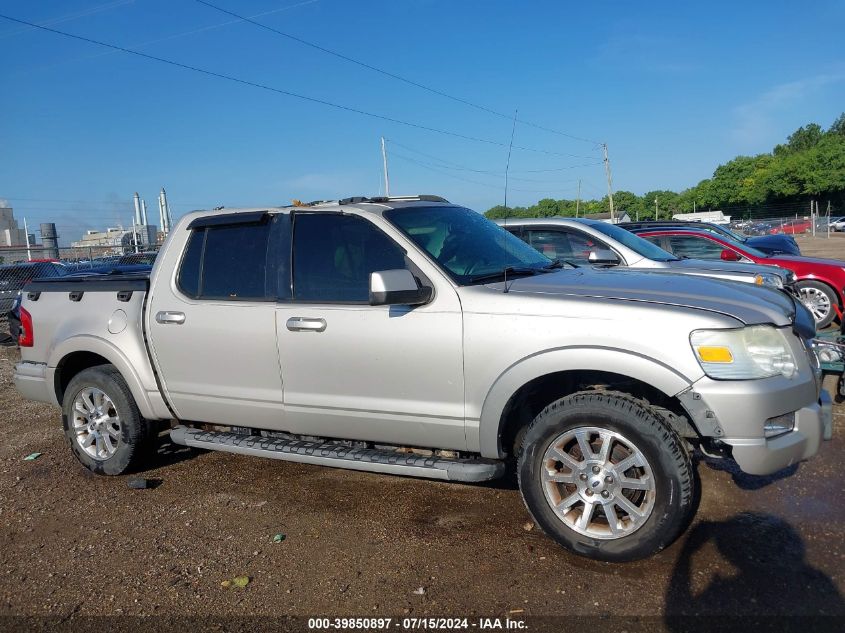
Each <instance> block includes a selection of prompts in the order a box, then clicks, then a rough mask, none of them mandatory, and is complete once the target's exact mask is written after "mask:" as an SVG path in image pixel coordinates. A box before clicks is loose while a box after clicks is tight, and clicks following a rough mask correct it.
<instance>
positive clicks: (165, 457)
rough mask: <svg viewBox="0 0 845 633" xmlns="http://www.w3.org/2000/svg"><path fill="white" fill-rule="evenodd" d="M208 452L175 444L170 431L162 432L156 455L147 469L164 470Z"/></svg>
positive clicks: (157, 443) (158, 440)
mask: <svg viewBox="0 0 845 633" xmlns="http://www.w3.org/2000/svg"><path fill="white" fill-rule="evenodd" d="M205 452H207V451H204V450H201V449H198V448H192V447H190V446H182V445H181V444H174V443H173V442H171V441H170V429H167V430H166V431H162V432H161V433H160V434H159V436H158V439H157V442H156V451H155V454H154V455H153V456H152V457H151V458H150V460H149V463H148V464H147V465H146V469H155V468H164V467H165V466H172V465H174V464H179V463H181V462H184V461H188V460H191V459H194V458H195V457H197V456H198V455H201V454H202V453H205Z"/></svg>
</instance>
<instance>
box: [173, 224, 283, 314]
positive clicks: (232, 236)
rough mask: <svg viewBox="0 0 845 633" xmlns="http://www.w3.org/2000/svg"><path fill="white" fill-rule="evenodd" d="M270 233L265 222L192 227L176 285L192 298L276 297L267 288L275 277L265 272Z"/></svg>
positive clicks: (238, 299)
mask: <svg viewBox="0 0 845 633" xmlns="http://www.w3.org/2000/svg"><path fill="white" fill-rule="evenodd" d="M269 234H270V224H269V223H268V222H260V223H250V224H232V225H223V226H207V227H200V228H197V229H194V231H193V233H192V234H191V237H190V238H189V241H188V245H187V248H186V250H185V255H184V257H183V258H182V263H181V264H180V266H179V275H178V278H177V279H178V284H179V288H180V289H181V290H182V292H184V293H185V294H186V295H188V296H189V297H193V298H195V299H223V300H229V301H265V300H271V299H275V297H274V296H272V294H273V292H272V289H271V288H270V287H269V286H274V285H275V280H274V279H272V277H271V276H268V274H267V245H268V241H269ZM268 281H269V282H270V283H269V284H268Z"/></svg>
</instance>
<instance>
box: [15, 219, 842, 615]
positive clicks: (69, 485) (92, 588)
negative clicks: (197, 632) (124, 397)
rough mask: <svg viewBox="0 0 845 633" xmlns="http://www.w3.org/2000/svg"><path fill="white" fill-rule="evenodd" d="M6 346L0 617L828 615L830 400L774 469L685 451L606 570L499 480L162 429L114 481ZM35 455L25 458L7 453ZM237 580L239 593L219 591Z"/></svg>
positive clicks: (832, 513) (832, 248) (838, 481)
mask: <svg viewBox="0 0 845 633" xmlns="http://www.w3.org/2000/svg"><path fill="white" fill-rule="evenodd" d="M805 241H806V240H804V239H802V242H805ZM819 242H822V240H816V241H815V242H813V243H812V245H811V247H808V246H807V245H806V244H802V246H803V247H804V249H805V251H806V252H807V253H808V254H810V253H813V252H814V251H816V252H818V251H822V252H823V253H826V254H828V255H832V254H834V253H839V252H842V253H845V248H843V246H845V241H842V238H839V236H837V237H836V238H832V239H831V240H823V242H824V243H823V244H819ZM814 254H815V253H814ZM818 254H821V253H818ZM17 358H18V351H17V350H16V349H15V348H8V347H7V348H0V437H3V438H4V441H3V442H2V444H0V616H10V615H29V616H58V617H61V618H71V619H70V620H69V621H70V622H73V621H74V620H73V618H77V617H82V616H90V615H99V616H102V615H121V614H123V615H167V616H181V615H186V616H197V615H211V616H219V617H228V616H236V615H237V616H247V615H250V616H256V615H259V616H284V615H297V616H327V615H330V616H334V615H358V616H376V615H378V616H392V617H403V616H406V615H412V616H421V615H441V616H467V617H472V616H491V617H495V616H504V615H508V614H511V615H512V617H524V616H528V617H531V616H575V615H592V616H600V617H602V618H606V617H608V616H618V615H624V616H642V617H643V618H644V619H642V620H639V621H640V622H641V623H642V622H647V623H651V624H654V625H658V624H660V623H662V622H664V620H663V618H665V617H667V616H673V615H683V614H704V615H716V614H724V615H732V614H733V615H736V614H743V615H760V616H772V615H791V616H796V615H797V616H800V615H816V614H827V615H830V616H835V617H836V618H843V617H845V600H843V592H845V573H843V563H845V546H843V536H845V504H843V502H844V501H845V494H843V487H845V479H843V476H842V466H841V465H842V464H843V463H845V406H837V407H836V412H835V421H834V439H833V441H831V442H828V443H826V444H825V445H824V446H823V447H822V452H821V455H820V456H818V457H817V458H815V459H814V460H812V461H810V462H807V463H804V464H801V465H799V466H798V467H796V468H792V469H790V470H789V471H788V472H786V473H779V474H778V475H776V476H772V477H768V478H754V477H749V476H744V475H742V474H740V473H737V472H735V471H731V470H729V469H727V468H726V466H725V465H724V464H723V463H720V462H701V463H699V468H698V470H699V474H700V478H701V488H702V496H701V502H700V508H699V512H698V516H697V519H696V522H695V523H694V524H693V526H692V527H691V529H690V530H689V531H688V532H687V533H686V535H685V536H684V537H682V538H681V539H680V540H679V541H678V542H677V543H675V544H674V545H673V546H672V547H670V548H669V549H668V550H666V551H664V552H662V553H660V554H659V555H657V556H655V557H654V558H652V559H650V560H648V561H643V562H638V563H630V564H625V565H611V564H603V563H595V562H591V561H587V560H582V559H579V558H577V557H575V556H572V555H570V554H568V553H566V552H564V551H563V550H562V549H560V548H558V547H557V546H556V545H554V544H553V543H552V542H551V541H550V540H548V539H547V538H545V537H544V536H543V535H542V534H541V533H540V532H539V530H538V529H537V528H536V527H534V528H533V529H527V528H529V527H531V525H530V523H527V522H528V521H529V518H528V515H527V513H526V511H525V509H524V507H523V505H522V501H521V499H520V496H519V493H518V491H517V490H516V489H515V487H514V486H513V485H512V484H510V483H508V482H504V483H502V482H497V483H494V484H492V485H487V486H469V485H460V484H453V483H444V482H430V481H423V480H414V479H407V478H401V477H391V476H383V475H375V474H368V473H356V472H351V471H343V470H335V469H327V468H319V467H314V466H305V465H298V464H291V463H284V462H276V461H271V460H263V459H256V458H250V457H239V456H233V455H226V454H222V453H197V452H191V451H187V450H183V449H180V450H176V448H175V447H173V446H172V445H170V444H169V443H167V442H166V441H163V442H162V447H161V449H160V451H159V454H158V456H157V457H156V460H155V462H154V463H153V464H152V466H151V468H150V470H149V471H147V472H146V473H145V476H146V477H149V478H154V479H156V480H158V481H159V484H160V485H158V486H157V487H155V488H153V489H147V490H132V489H130V488H129V487H128V485H127V480H128V478H126V477H118V478H102V477H97V476H93V475H90V474H88V472H87V471H85V470H84V469H83V468H82V467H81V466H80V465H78V464H77V463H76V461H75V460H74V459H73V458H72V457H71V454H70V451H69V449H68V448H67V446H66V444H65V441H64V438H63V435H62V432H61V429H60V424H59V417H58V411H57V410H54V409H51V408H50V407H48V406H42V405H38V404H35V403H30V402H25V401H23V400H21V399H20V398H19V397H18V395H17V393H16V392H15V390H14V388H13V386H12V383H11V371H12V367H13V364H14V363H15V362H16V360H17ZM33 452H40V453H42V455H41V456H40V457H39V458H38V459H35V460H33V461H24V459H23V458H24V457H25V456H27V455H29V454H31V453H33ZM276 534H284V535H285V538H284V540H282V541H281V542H279V543H275V542H273V536H274V535H276ZM241 575H246V576H248V577H249V578H250V582H249V584H248V586H246V587H245V588H242V589H239V588H235V587H230V588H225V587H223V586H221V583H222V582H223V581H225V580H227V579H232V578H234V577H236V576H241ZM419 588H422V591H419ZM529 622H530V620H529ZM672 622H673V621H672V620H671V619H670V620H667V621H666V625H667V626H668V628H670V629H671V628H675V627H674V625H673V623H672ZM828 622H830V623H832V622H835V620H829V621H828ZM660 625H661V626H662V624H660ZM629 628H630V627H629ZM614 630H619V629H618V627H617V628H615V629H614Z"/></svg>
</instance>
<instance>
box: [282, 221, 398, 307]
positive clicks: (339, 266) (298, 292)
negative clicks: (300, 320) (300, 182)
mask: <svg viewBox="0 0 845 633" xmlns="http://www.w3.org/2000/svg"><path fill="white" fill-rule="evenodd" d="M397 268H406V265H405V253H404V251H403V250H402V249H401V248H399V246H398V245H397V244H396V243H395V242H394V241H393V240H391V239H390V238H389V237H387V235H385V234H384V233H382V232H381V231H380V230H379V229H378V228H376V227H375V226H374V225H373V224H371V223H370V222H368V221H366V220H364V219H362V218H358V217H355V216H349V215H340V214H335V213H297V214H295V215H294V221H293V293H294V299H296V300H297V301H314V302H319V303H334V302H341V303H345V302H364V303H366V302H368V301H369V296H370V273H373V272H377V271H380V270H394V269H397Z"/></svg>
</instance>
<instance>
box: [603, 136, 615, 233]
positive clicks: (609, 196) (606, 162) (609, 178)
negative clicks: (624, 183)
mask: <svg viewBox="0 0 845 633" xmlns="http://www.w3.org/2000/svg"><path fill="white" fill-rule="evenodd" d="M601 148H602V150H603V151H604V173H605V175H606V176H607V202H608V205H609V206H610V222H611V224H613V220H614V219H616V214H615V213H614V212H613V177H612V176H611V175H610V159H609V158H608V157H607V143H602V145H601Z"/></svg>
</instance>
